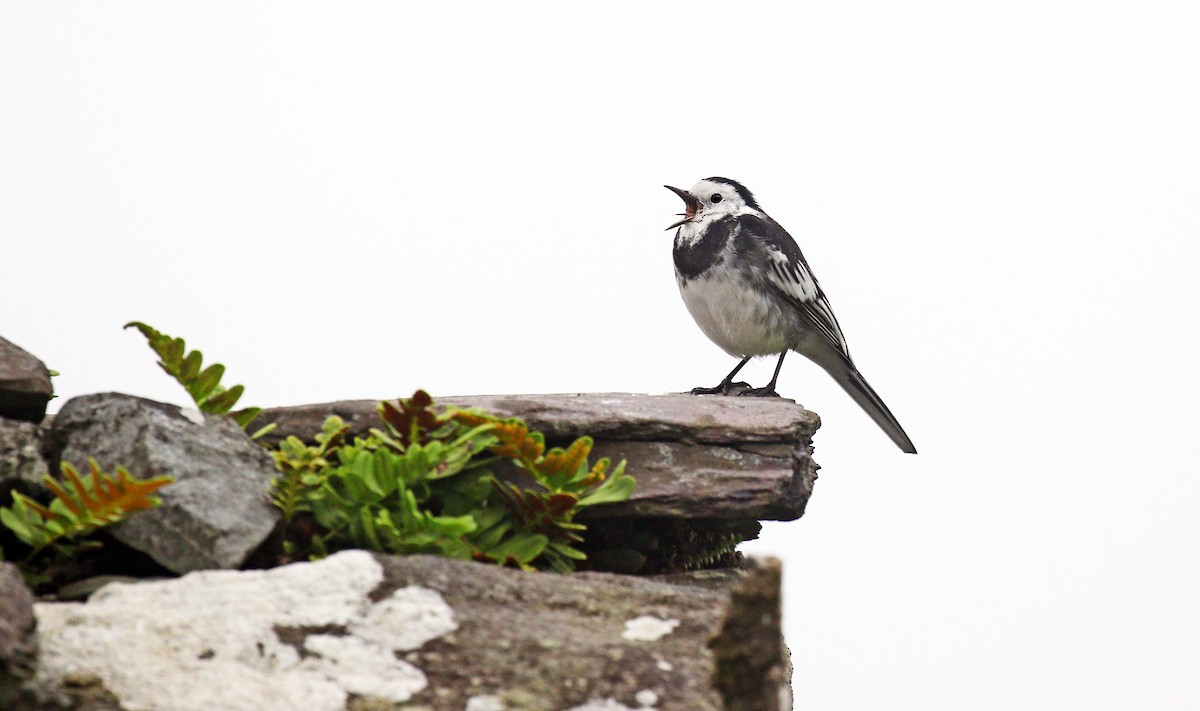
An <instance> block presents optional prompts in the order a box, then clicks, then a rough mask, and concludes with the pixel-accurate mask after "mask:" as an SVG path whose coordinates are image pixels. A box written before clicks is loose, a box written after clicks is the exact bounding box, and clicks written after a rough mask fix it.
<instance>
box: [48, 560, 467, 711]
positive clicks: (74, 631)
mask: <svg viewBox="0 0 1200 711" xmlns="http://www.w3.org/2000/svg"><path fill="white" fill-rule="evenodd" d="M382 580H383V570H382V569H381V568H380V566H379V564H378V563H377V562H376V561H375V559H374V558H372V557H371V556H370V555H369V554H367V553H365V552H362V551H347V552H344V553H339V554H337V555H335V556H331V557H330V558H327V559H325V560H323V561H319V562H316V563H298V564H294V565H289V566H284V567H282V568H276V569H275V570H269V571H243V572H235V571H206V572H200V573H192V574H190V575H187V576H184V577H183V578H180V579H178V580H169V581H163V582H155V583H137V584H112V585H109V586H107V587H105V588H104V589H103V590H101V591H100V592H98V593H96V594H95V595H93V596H92V599H91V600H90V601H89V602H87V603H86V604H81V603H40V604H38V605H37V606H36V613H37V617H38V637H39V642H40V644H41V650H42V651H41V663H40V668H39V671H38V682H39V683H40V684H41V685H42V686H44V687H49V688H55V687H57V686H58V685H59V683H60V682H61V680H62V679H63V678H64V677H68V676H72V675H77V676H78V675H82V676H94V677H97V678H99V679H100V681H101V682H102V683H103V684H104V686H105V687H106V688H107V689H109V690H110V691H112V692H113V693H115V694H116V695H117V696H118V697H119V698H120V699H121V702H122V704H123V707H125V708H129V709H151V710H153V711H191V710H192V709H198V708H212V709H222V710H223V711H242V710H243V709H245V710H246V711H260V710H261V709H272V711H274V710H276V709H278V710H279V711H290V710H291V709H296V710H297V711H299V710H304V711H339V710H340V709H342V708H344V706H345V704H346V701H347V699H348V697H349V695H350V694H357V695H361V696H368V697H378V698H383V699H387V700H389V701H393V702H403V701H406V700H408V699H409V698H411V697H412V695H413V694H415V693H417V692H418V691H420V690H421V689H423V688H425V686H426V679H425V675H424V674H422V673H421V671H420V670H419V669H417V668H416V667H414V666H412V665H411V664H409V663H407V662H405V661H402V660H400V659H397V658H396V653H397V652H402V651H407V650H411V649H415V648H417V647H419V646H420V645H421V644H423V643H424V642H426V641H428V640H430V639H433V638H435V637H438V636H440V635H443V634H445V633H447V632H450V631H452V630H454V629H456V625H455V623H454V616H453V613H452V612H451V610H450V608H449V606H447V605H446V603H445V601H444V600H443V599H442V597H441V596H440V595H439V594H437V593H436V592H434V591H432V590H427V589H423V588H416V587H411V588H402V589H400V590H397V591H396V593H395V594H393V595H392V596H390V597H388V598H387V599H385V600H383V601H381V602H379V603H373V602H372V601H371V600H370V598H369V596H368V595H369V593H370V592H371V590H372V589H374V588H375V587H376V586H377V585H378V584H379V583H380V582H381V581H382ZM281 635H282V636H283V637H284V639H281V638H280V636H281ZM298 646H299V647H302V649H303V654H301V650H300V649H297V647H298Z"/></svg>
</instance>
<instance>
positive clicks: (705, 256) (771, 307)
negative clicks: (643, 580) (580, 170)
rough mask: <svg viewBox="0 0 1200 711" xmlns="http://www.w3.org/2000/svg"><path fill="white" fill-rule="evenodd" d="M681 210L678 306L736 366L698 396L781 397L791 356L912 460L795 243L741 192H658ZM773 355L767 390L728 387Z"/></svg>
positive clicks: (709, 183)
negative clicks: (779, 385)
mask: <svg viewBox="0 0 1200 711" xmlns="http://www.w3.org/2000/svg"><path fill="white" fill-rule="evenodd" d="M665 187H666V188H667V189H668V190H671V191H672V192H674V193H675V194H676V195H678V196H679V197H681V198H683V201H684V202H685V203H686V204H687V211H686V212H682V213H680V215H682V217H683V219H682V220H680V221H679V222H676V223H675V224H673V225H671V226H670V227H668V228H667V229H668V230H670V229H674V228H676V227H678V228H679V229H678V230H677V231H676V232H675V279H676V280H677V281H678V282H679V293H681V294H682V295H683V303H685V304H687V308H688V311H690V312H691V314H692V318H694V319H696V324H697V325H698V326H700V330H701V331H704V335H706V336H708V337H709V339H710V340H711V341H712V342H713V343H716V344H717V345H718V346H720V347H721V348H722V349H723V350H724V351H725V352H726V353H728V354H729V355H731V356H734V357H735V358H741V359H742V360H741V362H740V363H738V364H737V367H736V368H734V369H733V371H732V372H730V373H729V375H727V376H725V379H724V380H722V381H721V384H720V385H718V386H717V387H715V388H695V389H693V390H692V393H693V394H696V395H714V394H721V395H728V394H730V393H731V392H733V391H737V390H739V389H741V390H740V391H739V392H738V394H739V395H750V396H778V393H776V392H775V381H776V380H777V379H778V378H779V369H780V368H782V367H783V357H784V356H785V355H787V352H788V351H789V350H792V351H796V352H797V353H799V354H800V355H802V356H804V357H806V358H808V359H809V360H811V361H813V362H814V363H816V364H817V365H819V366H821V367H822V368H824V369H825V372H827V373H829V374H830V375H831V376H833V379H834V380H836V381H837V383H838V385H841V386H842V388H843V389H844V390H845V391H846V392H847V393H849V394H850V397H852V398H854V401H855V402H857V403H858V405H859V407H861V408H862V409H863V410H865V411H866V413H867V414H868V415H870V416H871V419H872V420H875V423H876V424H877V425H879V426H880V427H881V428H882V429H883V431H884V432H886V433H887V435H888V437H891V438H892V441H893V442H895V443H896V446H898V447H900V449H902V450H904V451H905V452H909V453H911V454H916V452H917V450H916V448H915V447H914V446H913V443H912V440H910V439H909V438H908V435H906V434H904V428H902V427H901V426H900V423H899V422H897V421H896V417H895V416H894V415H892V413H891V411H890V410H888V407H887V405H885V404H883V400H882V399H881V398H880V397H879V396H878V395H876V394H875V391H874V390H873V389H872V388H871V386H870V385H868V384H867V380H866V378H864V377H863V376H862V373H859V372H858V368H856V367H854V361H852V360H851V359H850V351H849V349H848V348H847V347H846V338H845V337H844V336H843V335H842V329H841V327H840V326H839V325H838V322H837V318H835V317H834V315H833V309H831V308H830V307H829V300H828V299H826V298H825V292H824V291H822V290H821V285H820V284H818V283H817V278H816V277H815V276H813V273H812V269H810V268H809V266H808V262H807V261H806V260H805V259H804V255H803V254H802V253H801V252H800V247H798V246H797V245H796V241H795V240H793V239H792V236H791V235H789V234H788V233H787V230H785V229H783V228H782V227H780V226H779V223H778V222H776V221H775V220H773V219H771V217H770V216H769V215H767V213H765V212H763V210H762V208H761V207H759V206H758V202H757V201H756V200H755V199H754V195H753V194H751V192H750V191H749V190H747V189H746V188H745V187H744V186H743V185H741V184H740V183H738V182H736V181H733V180H729V179H728V178H708V179H706V180H701V181H700V182H698V183H696V184H695V185H694V186H692V189H691V190H690V191H689V190H680V189H679V188H673V187H671V186H670V185H667V186H665ZM776 353H778V354H779V362H778V363H777V364H776V365H775V374H774V375H772V376H771V382H770V383H767V385H766V387H762V388H751V387H750V386H749V385H747V384H746V383H734V382H732V381H733V378H734V376H736V375H737V373H738V371H739V370H741V369H742V366H744V365H746V363H747V362H748V361H749V360H750V359H751V358H753V357H755V356H764V355H774V354H776Z"/></svg>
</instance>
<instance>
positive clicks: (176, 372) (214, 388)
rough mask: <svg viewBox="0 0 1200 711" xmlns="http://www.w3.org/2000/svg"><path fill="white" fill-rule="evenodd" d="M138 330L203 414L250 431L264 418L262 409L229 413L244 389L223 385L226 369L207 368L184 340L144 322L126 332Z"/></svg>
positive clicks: (218, 366)
mask: <svg viewBox="0 0 1200 711" xmlns="http://www.w3.org/2000/svg"><path fill="white" fill-rule="evenodd" d="M130 327H133V328H136V329H137V330H139V331H141V333H142V335H143V336H145V337H146V341H147V343H149V344H150V348H151V349H153V350H154V352H155V353H156V354H157V355H158V358H159V360H158V365H159V367H160V368H162V369H163V370H164V371H165V372H166V373H167V375H170V376H171V377H172V378H174V379H175V380H176V381H177V382H178V383H179V384H180V385H182V386H183V387H184V389H185V390H187V392H188V395H191V396H192V400H193V401H194V402H195V403H196V407H197V408H199V409H200V412H203V413H206V414H210V415H226V414H228V415H229V416H230V417H232V418H233V420H234V421H235V422H237V423H238V426H239V427H241V428H242V429H247V428H248V427H249V426H250V423H251V422H253V421H254V419H255V418H257V417H258V416H259V415H260V414H262V408H261V407H247V408H245V409H242V410H239V411H237V412H230V411H231V410H233V407H234V406H235V405H237V402H238V400H240V399H241V397H242V393H243V391H245V387H243V386H241V385H234V386H233V387H231V388H226V387H225V386H223V385H221V377H222V376H223V375H225V366H223V365H221V364H220V363H213V364H212V365H209V366H208V367H207V368H205V367H203V366H204V357H203V355H202V354H201V353H200V351H188V350H187V346H186V344H185V343H184V340H183V339H182V338H173V337H171V336H168V335H166V334H164V333H160V332H159V331H158V330H156V329H155V328H154V327H153V326H150V325H148V324H145V323H142V322H141V321H130V322H129V323H127V324H125V328H130ZM273 429H275V425H274V424H269V425H267V426H265V427H263V428H262V429H260V430H258V431H256V432H255V433H254V434H252V435H251V438H252V439H258V438H260V437H262V436H263V435H265V434H267V433H268V432H270V431H271V430H273Z"/></svg>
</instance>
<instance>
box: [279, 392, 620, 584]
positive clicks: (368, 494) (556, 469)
mask: <svg viewBox="0 0 1200 711" xmlns="http://www.w3.org/2000/svg"><path fill="white" fill-rule="evenodd" d="M378 412H379V416H380V419H381V420H382V425H383V426H382V427H380V428H377V429H372V430H371V431H370V434H369V435H368V436H367V437H365V438H363V437H357V438H355V439H354V440H353V442H347V441H346V433H347V429H348V428H347V427H346V425H345V424H344V423H343V422H342V421H341V420H340V419H338V418H336V417H331V418H329V419H328V420H326V421H325V424H324V427H323V428H322V431H321V434H319V435H317V436H316V438H315V439H316V442H317V443H316V444H315V445H306V444H305V443H304V442H302V441H300V440H299V439H297V438H295V437H289V438H288V439H287V440H284V441H283V442H282V443H281V444H280V446H279V449H278V450H277V451H276V452H275V453H274V456H275V462H276V466H277V468H278V469H279V472H280V476H278V477H276V478H275V480H274V481H273V482H272V500H273V501H274V502H275V504H276V505H277V506H278V507H279V508H280V509H281V510H282V511H283V512H284V518H285V520H286V521H287V522H289V524H294V523H296V522H299V521H301V520H305V521H307V520H311V523H312V524H313V526H312V530H311V531H308V533H309V535H308V538H307V540H300V541H297V540H294V538H293V540H292V541H291V542H290V543H291V546H290V550H288V549H286V548H285V552H287V553H289V554H291V553H295V552H297V549H301V550H303V551H307V552H309V553H311V554H314V555H322V554H325V553H328V552H331V551H333V550H338V549H341V548H349V547H356V548H369V549H371V550H377V551H384V552H389V553H403V554H409V553H432V554H437V555H443V556H448V557H452V558H462V559H476V560H483V561H491V562H495V563H498V564H501V565H512V566H517V567H521V568H524V569H538V568H550V569H553V570H557V571H562V572H569V571H571V570H573V569H574V566H575V561H578V560H583V559H585V558H586V556H585V555H584V554H583V553H582V552H581V551H580V550H579V549H578V548H577V547H576V545H575V544H576V543H578V542H579V541H581V540H582V537H581V535H580V534H581V532H582V531H583V530H585V527H584V526H583V525H581V524H578V523H575V522H574V521H573V517H574V515H575V513H577V512H578V511H579V510H580V509H581V508H583V507H586V506H592V505H595V504H600V503H606V502H611V501H621V500H623V499H625V498H627V497H628V496H629V494H630V493H632V491H633V487H634V481H633V478H632V477H630V476H627V475H625V474H624V466H625V464H624V462H622V463H620V464H619V465H618V466H617V467H616V468H615V469H613V471H612V472H611V473H610V472H609V471H608V470H609V461H608V460H607V459H602V460H600V461H599V462H597V463H596V465H595V466H590V465H589V464H588V459H587V458H588V454H589V453H590V451H591V447H592V441H591V439H590V438H587V437H583V438H580V439H578V440H576V441H575V443H574V444H572V445H571V446H570V447H569V448H567V449H566V450H563V449H558V448H556V449H552V450H550V451H549V452H545V451H544V450H545V445H544V440H543V438H542V435H541V434H540V433H536V432H534V433H531V432H529V430H528V428H527V427H526V426H525V425H524V424H523V423H521V422H520V421H519V420H515V419H500V418H496V417H492V416H490V415H487V414H484V413H481V412H478V411H474V410H456V409H450V410H446V411H439V410H437V409H435V408H434V404H433V400H432V398H430V397H429V395H428V394H427V393H425V392H424V391H417V392H416V393H415V394H414V395H413V397H411V398H409V399H406V400H399V401H397V402H396V403H395V404H393V403H390V402H383V403H380V405H379V408H378ZM507 463H511V464H512V465H514V466H508V464H507ZM501 467H507V469H508V470H509V472H508V474H509V475H512V476H515V477H517V480H518V481H520V482H522V483H524V484H526V485H531V486H526V487H524V488H523V487H522V486H519V485H517V484H514V483H513V482H512V481H510V480H508V478H505V477H504V476H500V475H497V474H496V473H495V472H494V470H498V469H500V468H501ZM297 533H298V532H297V527H296V526H295V525H292V526H290V528H289V535H292V536H293V537H295V536H296V535H297Z"/></svg>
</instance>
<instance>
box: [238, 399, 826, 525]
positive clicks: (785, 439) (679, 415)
mask: <svg viewBox="0 0 1200 711" xmlns="http://www.w3.org/2000/svg"><path fill="white" fill-rule="evenodd" d="M438 403H439V404H443V405H458V406H460V407H478V408H482V409H484V410H487V411H488V412H491V413H495V414H499V415H504V416H511V417H520V418H521V419H523V420H524V421H525V422H526V423H527V424H528V425H529V426H530V427H531V428H532V429H534V430H538V431H541V432H543V433H545V434H546V437H547V442H548V443H549V444H552V445H563V444H567V443H569V442H570V441H571V440H573V439H574V438H576V437H579V436H582V435H590V436H592V438H593V439H594V440H595V442H596V446H595V449H594V453H595V454H594V456H596V457H600V456H607V457H611V458H613V459H614V461H615V460H619V459H626V460H628V462H629V464H628V466H629V469H628V472H629V473H630V474H632V475H633V476H634V477H635V478H636V479H637V481H638V487H637V491H635V492H634V494H633V496H632V497H630V499H629V500H628V501H625V502H622V503H617V504H611V505H607V506H604V507H602V508H603V511H602V513H600V509H601V507H597V510H596V515H603V516H604V517H606V518H617V517H682V518H689V519H700V518H706V519H738V520H744V519H755V520H782V521H789V520H792V519H796V518H799V517H800V516H801V515H802V514H803V513H804V507H805V504H806V503H807V502H808V499H809V496H810V495H811V494H812V487H813V482H814V481H815V480H816V477H817V469H818V468H819V467H818V465H817V464H816V463H815V462H814V461H813V459H812V451H813V450H812V435H813V433H814V432H815V431H816V429H817V428H818V427H820V418H818V417H817V415H816V414H815V413H812V412H809V411H808V410H805V409H804V408H803V407H801V406H800V405H797V404H796V403H795V402H793V401H791V400H784V399H781V398H770V399H765V398H737V397H719V396H714V397H698V396H693V395H637V394H628V393H600V394H566V395H493V396H478V397H448V398H440V399H438ZM376 404H377V401H374V400H353V401H342V402H332V403H324V404H319V405H302V406H298V407H281V408H273V409H269V410H266V411H265V412H264V413H263V415H262V417H261V418H260V419H259V420H257V421H256V424H258V423H267V422H274V423H276V424H277V428H276V430H275V431H274V432H273V433H272V434H271V435H270V436H269V437H270V438H271V441H272V442H277V441H278V440H280V439H282V438H283V437H286V436H288V435H296V436H297V437H300V438H301V439H308V438H311V437H312V435H313V434H315V433H317V432H319V431H320V429H321V423H322V422H323V421H324V419H325V418H326V417H327V416H328V415H338V416H340V417H341V418H342V419H344V420H345V421H346V422H347V423H348V424H349V425H350V426H351V429H352V431H353V432H355V434H359V435H363V434H365V433H366V432H367V430H369V429H370V428H372V427H378V426H379V420H378V417H377V416H376V414H375V407H376Z"/></svg>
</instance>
